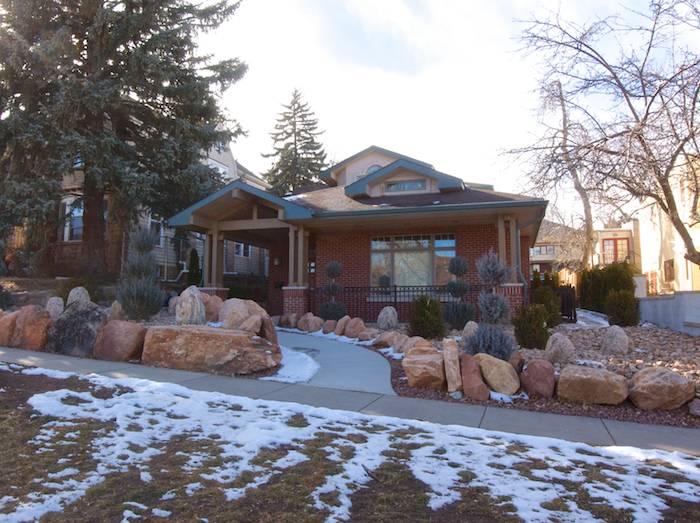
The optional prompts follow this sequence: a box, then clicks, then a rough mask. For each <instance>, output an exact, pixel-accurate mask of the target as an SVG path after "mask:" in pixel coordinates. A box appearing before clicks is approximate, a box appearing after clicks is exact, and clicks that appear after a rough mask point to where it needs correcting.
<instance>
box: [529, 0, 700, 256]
mask: <svg viewBox="0 0 700 523" xmlns="http://www.w3.org/2000/svg"><path fill="white" fill-rule="evenodd" d="M626 18H627V19H628V20H630V21H629V22H625V21H624V20H622V19H621V18H617V17H615V18H606V19H602V20H597V21H595V22H592V23H588V24H585V25H578V24H575V23H573V22H568V21H564V20H562V19H561V18H560V17H559V16H558V15H552V16H551V17H550V18H548V19H534V20H530V21H528V22H527V24H528V27H527V29H526V30H525V31H524V32H523V35H522V39H523V42H524V43H525V44H526V47H527V49H528V50H529V51H530V52H532V53H535V54H537V55H539V56H541V57H542V58H543V59H544V63H545V75H544V80H543V81H544V84H545V85H554V86H558V87H556V88H555V96H558V98H559V100H560V102H561V113H562V132H561V138H562V141H561V142H560V143H559V144H554V143H552V144H551V148H550V150H549V152H548V153H546V154H543V157H544V158H547V154H549V157H550V158H552V161H555V160H556V159H555V158H553V156H554V155H555V153H556V152H558V153H559V154H561V159H560V160H558V161H559V162H560V163H561V164H563V165H565V166H566V171H567V174H568V175H569V176H572V180H573V174H572V173H573V172H575V170H576V169H578V172H579V173H580V172H581V168H582V166H585V167H586V172H587V175H590V176H591V179H590V181H591V182H592V183H593V184H594V185H595V186H596V187H597V188H599V189H600V190H601V193H602V194H605V195H606V196H607V197H610V196H611V195H612V196H617V197H621V198H623V199H624V198H625V197H626V196H627V197H632V198H634V199H635V200H637V201H639V202H642V203H648V202H649V201H652V202H655V203H656V204H657V205H658V206H659V208H660V209H661V210H662V211H663V212H664V213H665V214H666V215H667V216H668V217H669V219H670V221H671V223H672V224H673V227H674V228H675V230H676V231H677V233H678V234H679V236H680V237H681V239H682V241H683V243H684V246H685V250H686V255H685V256H686V258H687V259H688V260H689V261H691V262H693V263H696V264H700V252H699V251H698V246H696V245H694V243H693V239H692V237H691V235H690V232H689V228H690V227H692V226H693V225H694V224H696V223H698V222H699V221H700V220H699V213H698V203H699V202H698V198H699V197H700V172H698V171H699V168H700V165H699V163H698V159H699V158H700V149H699V147H698V125H699V124H698V120H699V117H700V115H698V110H699V106H698V98H699V97H700V52H698V50H697V45H698V41H700V31H699V29H700V9H699V8H698V2H697V0H689V1H680V0H668V1H660V2H653V3H652V4H651V5H650V7H649V11H648V12H645V13H641V12H636V11H631V10H628V11H627V16H626ZM693 46H695V48H694V47H693ZM567 113H568V115H569V117H571V116H572V115H574V116H575V121H576V126H577V132H576V136H575V140H572V136H571V125H572V124H571V122H570V121H569V122H568V124H567V119H568V117H567ZM572 120H573V118H572ZM566 129H569V136H568V137H566ZM572 141H575V142H576V143H575V145H574V144H572ZM562 144H563V145H562ZM572 151H575V153H576V155H575V157H573V159H574V161H573V164H572V165H570V163H571V162H570V161H569V160H567V158H566V155H567V154H570V153H571V152H572ZM570 159H571V158H570ZM572 166H573V168H574V169H572ZM574 183H575V182H574ZM681 188H683V189H685V190H686V191H687V193H688V194H690V202H689V209H690V211H689V212H688V213H687V215H682V213H681V209H682V208H683V205H682V203H683V202H681V201H679V200H678V198H679V194H681V193H682V192H683V191H680V190H679V189H681ZM584 205H585V204H584Z"/></svg>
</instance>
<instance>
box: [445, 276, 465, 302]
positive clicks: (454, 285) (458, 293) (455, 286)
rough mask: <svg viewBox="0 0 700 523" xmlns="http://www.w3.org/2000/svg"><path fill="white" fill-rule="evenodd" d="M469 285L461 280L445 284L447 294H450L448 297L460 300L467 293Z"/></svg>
mask: <svg viewBox="0 0 700 523" xmlns="http://www.w3.org/2000/svg"><path fill="white" fill-rule="evenodd" d="M469 288H470V287H469V284H468V283H467V282H466V281H462V280H453V281H450V282H447V292H449V293H450V296H454V297H455V298H462V297H463V296H465V295H466V294H467V293H468V292H469Z"/></svg>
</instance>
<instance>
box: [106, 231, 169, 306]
mask: <svg viewBox="0 0 700 523" xmlns="http://www.w3.org/2000/svg"><path fill="white" fill-rule="evenodd" d="M155 244H156V238H155V236H154V235H153V234H152V233H151V231H149V230H147V229H141V230H139V231H136V232H135V233H134V234H132V236H131V242H130V247H131V252H130V254H129V260H128V261H127V264H126V267H125V268H124V276H123V277H122V281H121V284H120V286H119V293H118V300H119V303H121V305H122V307H123V309H124V312H125V314H126V316H127V317H128V318H129V319H133V320H145V319H148V318H150V317H151V316H153V315H154V314H156V313H157V312H158V311H159V310H160V309H161V307H162V306H163V303H164V302H165V293H164V292H163V291H162V290H161V288H160V287H159V286H158V264H157V262H156V258H155V256H154V255H153V248H154V247H155Z"/></svg>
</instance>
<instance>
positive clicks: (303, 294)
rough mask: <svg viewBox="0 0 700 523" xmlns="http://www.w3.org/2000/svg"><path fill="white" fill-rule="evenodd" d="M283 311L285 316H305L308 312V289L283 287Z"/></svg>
mask: <svg viewBox="0 0 700 523" xmlns="http://www.w3.org/2000/svg"><path fill="white" fill-rule="evenodd" d="M282 300H283V305H282V307H283V311H284V313H285V314H292V313H296V314H299V315H301V314H305V313H307V312H308V311H309V289H308V287H284V288H283V289H282Z"/></svg>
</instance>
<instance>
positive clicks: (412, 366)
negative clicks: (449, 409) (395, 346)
mask: <svg viewBox="0 0 700 523" xmlns="http://www.w3.org/2000/svg"><path fill="white" fill-rule="evenodd" d="M401 366H402V367H403V370H404V372H405V373H406V377H407V378H408V385H409V386H411V387H418V388H427V389H437V390H442V389H443V388H444V387H445V364H444V363H443V359H442V354H440V353H439V352H435V353H434V354H410V355H407V356H406V357H404V358H403V359H402V360H401Z"/></svg>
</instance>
